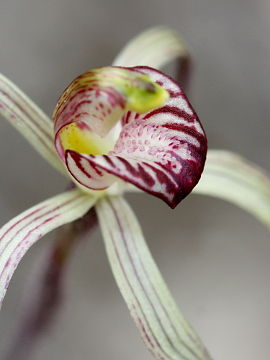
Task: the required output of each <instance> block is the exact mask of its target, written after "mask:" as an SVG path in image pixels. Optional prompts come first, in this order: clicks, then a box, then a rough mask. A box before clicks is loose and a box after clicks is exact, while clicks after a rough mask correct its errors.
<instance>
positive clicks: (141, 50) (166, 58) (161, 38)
mask: <svg viewBox="0 0 270 360" xmlns="http://www.w3.org/2000/svg"><path fill="white" fill-rule="evenodd" d="M185 57H188V52H187V49H186V47H185V45H184V43H183V40H182V39H181V38H180V36H179V35H178V34H177V33H176V32H175V31H173V30H171V29H169V28H166V27H161V26H160V27H155V28H152V29H149V30H146V31H144V32H143V33H141V34H140V35H138V36H137V37H135V38H134V39H133V40H131V41H130V42H129V43H128V44H127V45H126V46H125V47H124V49H123V50H122V51H121V52H120V54H119V55H118V56H117V58H116V59H115V60H114V62H113V65H117V66H137V65H147V66H152V67H154V68H156V69H160V68H161V67H163V66H164V65H165V64H166V63H169V62H170V61H173V60H174V59H176V58H185Z"/></svg>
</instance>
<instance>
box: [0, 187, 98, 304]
mask: <svg viewBox="0 0 270 360" xmlns="http://www.w3.org/2000/svg"><path fill="white" fill-rule="evenodd" d="M95 201H96V198H95V197H92V196H89V195H86V194H84V193H82V192H81V191H80V190H72V191H68V192H65V193H62V194H60V195H57V196H55V197H53V198H51V199H49V200H46V201H44V202H42V203H40V204H38V205H36V206H34V207H32V208H30V209H28V210H26V211H25V212H23V213H22V214H20V215H18V216H16V217H15V218H14V219H12V220H10V221H9V222H8V223H7V224H6V225H4V226H3V227H2V228H1V229H0V307H1V304H2V301H3V298H4V296H5V293H6V290H7V287H8V285H9V282H10V279H11V277H12V275H13V272H14V271H15V269H16V267H17V266H18V264H19V262H20V260H21V258H22V257H23V256H24V254H25V253H26V251H27V250H28V249H29V248H30V247H31V246H32V245H33V244H34V243H35V242H36V241H37V240H39V239H41V238H42V237H43V236H44V235H45V234H47V233H48V232H49V231H52V230H54V229H55V228H57V227H59V226H61V225H63V224H66V223H69V222H71V221H73V220H76V219H78V218H80V217H81V216H83V215H84V214H85V213H86V212H87V211H88V210H89V209H90V208H91V207H92V206H93V204H94V203H95Z"/></svg>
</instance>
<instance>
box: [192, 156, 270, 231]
mask: <svg viewBox="0 0 270 360" xmlns="http://www.w3.org/2000/svg"><path fill="white" fill-rule="evenodd" d="M193 191H194V193H198V194H204V195H210V196H214V197H217V198H220V199H223V200H226V201H229V202H231V203H233V204H235V205H237V206H240V207H241V208H243V209H245V210H246V211H248V212H250V213H251V214H252V215H254V216H256V217H257V218H258V219H259V220H260V221H262V222H263V223H265V224H266V225H267V226H268V227H270V177H269V175H268V174H267V173H266V172H265V171H264V170H262V169H260V168H259V167H258V166H257V165H255V164H253V163H251V162H249V161H247V160H246V159H244V158H243V157H241V156H239V155H237V154H234V153H233V152H229V151H224V150H209V151H208V155H207V160H206V163H205V169H204V172H203V174H202V177H201V180H200V182H199V183H198V185H197V186H196V187H195V188H194V190H193Z"/></svg>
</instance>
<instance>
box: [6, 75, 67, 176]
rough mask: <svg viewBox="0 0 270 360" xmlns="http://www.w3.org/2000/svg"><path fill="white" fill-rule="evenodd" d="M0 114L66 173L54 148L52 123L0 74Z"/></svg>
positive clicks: (42, 154) (41, 153) (47, 158)
mask: <svg viewBox="0 0 270 360" xmlns="http://www.w3.org/2000/svg"><path fill="white" fill-rule="evenodd" d="M0 114H1V115H3V117H5V118H6V119H7V120H8V121H9V122H10V124H11V125H13V126H14V127H15V128H16V129H17V130H18V131H19V132H20V133H21V134H22V135H23V136H24V137H25V138H26V139H27V140H28V141H29V142H30V144H31V145H32V146H33V147H34V148H35V149H36V150H37V151H38V152H39V154H40V155H41V156H43V157H44V158H45V159H46V160H47V161H48V162H49V163H50V164H51V165H53V166H54V167H55V168H56V169H58V170H60V171H61V172H62V173H64V174H65V173H66V172H65V170H64V167H63V165H62V163H61V161H60V160H59V159H58V156H57V154H56V151H55V148H54V133H53V122H52V120H50V119H49V118H48V117H47V116H46V115H45V114H44V113H43V111H42V110H41V109H40V108H39V107H37V106H36V105H35V104H34V103H33V101H32V100H30V99H29V98H28V97H27V96H26V95H25V94H24V93H23V92H22V91H21V90H20V89H19V88H18V87H17V86H16V85H14V84H13V83H12V82H11V81H10V80H9V79H7V78H6V77H5V76H3V75H2V74H0Z"/></svg>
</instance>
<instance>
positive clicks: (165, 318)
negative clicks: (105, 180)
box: [96, 197, 210, 360]
mask: <svg viewBox="0 0 270 360" xmlns="http://www.w3.org/2000/svg"><path fill="white" fill-rule="evenodd" d="M96 209H97V214H98V218H99V222H100V225H101V230H102V234H103V238H104V241H105V246H106V251H107V255H108V258H109V261H110V265H111V268H112V271H113V274H114V277H115V280H116V282H117V285H118V287H119V289H120V291H121V293H122V295H123V297H124V300H125V301H126V303H127V306H128V308H129V311H130V313H131V316H132V318H133V320H134V322H135V324H136V326H137V328H138V329H139V331H140V334H141V336H142V338H143V340H144V342H145V344H146V346H147V347H148V349H149V350H150V352H151V353H152V355H153V356H154V357H155V358H156V359H158V360H161V359H163V360H209V359H210V356H209V355H208V353H207V351H206V349H205V347H204V346H203V344H202V342H201V341H200V339H199V337H198V336H197V335H196V333H195V332H194V330H193V329H192V328H191V327H190V325H189V324H188V322H187V321H186V320H185V319H184V317H183V315H182V314H181V313H180V312H179V310H178V308H177V305H176V304H175V302H174V300H173V298H172V296H171V294H170V292H169V290H168V288H167V286H166V284H165V283H164V280H163V279H162V276H161V274H160V272H159V270H158V268H157V266H156V264H155V262H154V260H153V258H152V256H151V254H150V252H149V249H148V247H147V245H146V243H145V240H144V238H143V234H142V232H141V229H140V226H139V224H138V221H137V219H136V218H135V215H134V214H133V212H132V210H131V208H130V207H129V206H128V204H127V203H126V201H125V200H124V199H123V198H121V197H110V198H102V199H101V200H100V201H98V203H97V205H96Z"/></svg>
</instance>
